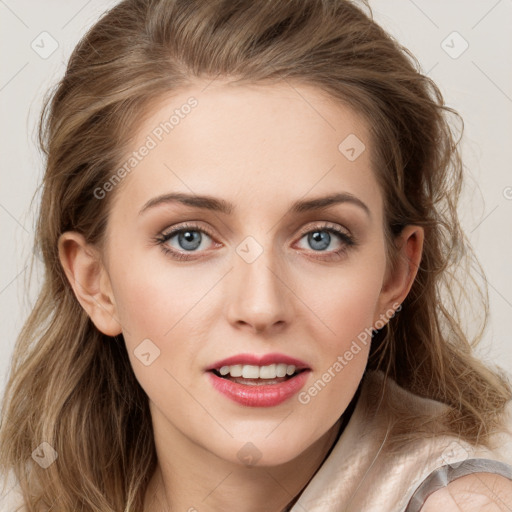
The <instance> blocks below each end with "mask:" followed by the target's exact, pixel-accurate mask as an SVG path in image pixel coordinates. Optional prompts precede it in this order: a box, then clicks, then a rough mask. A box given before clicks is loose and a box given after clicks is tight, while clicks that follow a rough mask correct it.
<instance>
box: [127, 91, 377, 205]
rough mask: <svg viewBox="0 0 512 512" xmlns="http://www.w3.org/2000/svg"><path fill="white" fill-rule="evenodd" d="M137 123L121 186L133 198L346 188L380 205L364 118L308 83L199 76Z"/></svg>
mask: <svg viewBox="0 0 512 512" xmlns="http://www.w3.org/2000/svg"><path fill="white" fill-rule="evenodd" d="M135 128H136V136H135V138H134V141H133V143H132V144H131V146H130V152H132V151H135V152H136V153H139V155H138V156H137V157H135V156H132V163H133V164H134V165H133V167H131V168H130V165H128V168H129V172H127V173H126V177H125V178H124V179H123V183H122V188H123V192H122V193H121V194H120V195H121V196H124V198H125V201H123V202H129V203H130V204H131V205H138V206H142V205H143V204H144V203H145V202H146V201H147V200H148V199H150V198H151V196H154V195H156V194H162V193H166V192H172V191H182V192H186V193H196V194H210V195H217V196H219V197H225V198H227V199H229V200H230V201H232V202H235V203H236V202H238V203H240V204H241V205H242V204H243V205H245V206H248V207H249V206H251V207H256V206H258V207H259V208H262V207H263V206H264V205H267V206H269V207H274V206H277V204H278V203H279V202H280V201H281V200H286V202H289V199H292V200H296V199H298V198H300V197H304V196H307V195H312V196H317V195H318V194H320V193H324V192H335V191H346V192H349V193H352V194H354V195H357V196H358V197H361V198H362V197H364V198H366V201H365V202H367V203H368V202H369V203H371V204H373V205H374V206H375V207H377V208H378V207H379V205H380V191H379V189H378V186H377V182H376V180H375V178H374V176H373V172H372V169H371V158H370V153H371V144H370V136H369V131H368V128H367V125H366V123H365V121H364V119H363V118H362V117H361V116H359V115H358V114H357V113H356V112H355V111H353V110H352V109H351V108H349V107H347V106H345V105H344V104H342V103H341V102H338V101H335V100H334V99H332V98H331V97H330V96H328V95H327V94H325V93H324V92H323V91H321V90H319V89H317V88H315V87H312V86H309V85H304V84H300V85H299V84H292V83H288V82H285V83H280V84H274V85H261V84H244V85H240V84H238V85H233V84H229V83H219V82H215V81H214V82H213V83H208V82H204V83H198V84H195V85H193V86H189V87H187V88H186V89H182V90H180V91H177V92H173V93H172V95H169V96H167V97H164V98H161V99H160V100H159V101H158V102H156V103H154V104H153V105H152V108H151V111H150V113H149V115H148V116H147V117H146V120H145V121H144V123H143V124H141V125H140V126H138V127H135ZM143 148H146V149H145V150H143ZM140 153H144V156H142V157H141V156H140ZM130 154H131V153H130ZM130 154H128V155H127V159H126V162H127V161H128V159H129V158H130ZM126 162H125V163H126Z"/></svg>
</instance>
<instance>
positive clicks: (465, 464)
mask: <svg viewBox="0 0 512 512" xmlns="http://www.w3.org/2000/svg"><path fill="white" fill-rule="evenodd" d="M471 473H495V474H497V475H501V476H504V477H505V478H508V479H510V480H512V466H510V465H509V464H505V463H503V462H499V461H497V460H491V459H466V460H464V461H462V462H453V463H452V464H447V465H445V466H441V467H440V468H437V469H435V470H434V471H432V473H430V475H428V476H427V478H425V480H423V482H421V484H420V485H419V486H418V487H417V488H416V490H415V491H414V494H413V495H412V497H411V499H410V500H409V503H408V505H407V508H406V509H405V511H404V512H420V509H421V507H422V506H423V505H424V504H425V501H426V500H427V498H428V497H429V496H430V495H431V494H432V493H433V492H435V491H437V490H439V489H442V488H443V487H445V486H446V485H448V484H449V483H450V482H452V481H453V480H456V479H457V478H460V477H462V476H466V475H470V474H471Z"/></svg>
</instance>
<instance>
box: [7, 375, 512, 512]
mask: <svg viewBox="0 0 512 512" xmlns="http://www.w3.org/2000/svg"><path fill="white" fill-rule="evenodd" d="M383 390H384V393H383ZM447 409H448V408H447V406H446V405H443V404H441V403H439V402H435V401H433V400H429V399H426V398H421V397H419V396H417V395H414V394H412V393H410V392H408V391H406V390H404V389H403V388H401V387H399V386H398V385H397V384H396V383H395V382H394V381H392V380H390V379H388V380H387V381H385V380H384V375H383V373H382V372H368V373H367V374H366V375H365V377H364V379H363V382H362V383H361V392H360V396H359V398H358V400H357V403H356V406H355V409H354V411H353V413H352V416H351V418H350V420H349V422H348V424H347V426H346V427H345V430H344V431H343V433H342V435H341V437H340V438H339V440H338V441H337V443H336V444H335V446H334V447H333V449H332V451H331V453H330V454H329V456H328V458H327V459H326V460H325V461H324V463H323V464H322V466H321V467H320V469H319V470H318V472H317V473H316V474H315V476H314V477H313V478H312V479H311V481H310V482H309V484H308V485H307V486H306V488H305V489H304V491H303V492H302V494H301V496H300V498H299V500H298V501H297V502H296V503H295V505H294V506H293V507H292V508H291V512H304V511H307V512H340V511H343V512H419V511H420V509H421V507H422V505H423V504H424V502H425V500H426V498H427V497H428V495H429V494H431V493H432V492H434V491H435V490H436V489H438V488H439V487H442V486H443V485H446V483H447V482H450V481H451V480H454V479H455V478H458V477H459V476H463V475H466V474H469V473H474V472H492V473H498V474H502V475H503V476H506V477H507V478H510V479H511V480H512V402H511V403H509V404H508V406H507V410H506V424H507V425H508V432H506V433H499V434H495V435H494V437H493V446H492V449H490V450H489V449H486V448H483V447H481V446H474V445H470V444H468V443H466V442H464V441H461V440H458V439H457V438H456V437H454V436H445V435H435V430H436V425H439V422H440V421H441V415H442V413H443V412H444V411H446V410H447ZM406 417H407V419H408V421H410V419H411V418H413V420H414V421H415V425H414V428H413V429H412V430H411V428H410V425H407V426H406V425H404V424H403V420H404V419H405V418H406ZM411 431H412V432H417V433H418V435H417V436H415V437H412V436H411ZM391 434H393V435H391ZM392 439H394V442H393V444H391V443H390V440H392ZM511 505H512V504H511ZM17 507H21V508H20V512H23V511H24V509H23V503H22V501H21V499H20V496H19V494H18V493H17V491H16V486H15V484H14V483H13V482H12V481H11V482H9V483H7V485H6V488H5V491H4V494H3V495H2V496H1V497H0V512H15V511H16V512H17V510H18V508H17Z"/></svg>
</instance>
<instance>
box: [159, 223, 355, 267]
mask: <svg viewBox="0 0 512 512" xmlns="http://www.w3.org/2000/svg"><path fill="white" fill-rule="evenodd" d="M333 235H334V236H333ZM306 237H307V243H308V246H309V248H310V249H312V252H313V253H321V257H319V256H312V257H313V258H318V259H323V260H331V259H339V258H341V257H342V256H343V254H344V253H345V252H347V251H348V249H349V248H350V247H352V246H355V245H356V242H355V240H354V238H353V237H352V236H350V235H349V234H348V233H346V232H345V231H343V230H342V229H341V228H340V227H338V226H337V225H336V224H322V225H320V226H315V227H313V229H311V228H310V229H309V230H306V231H303V232H302V233H301V237H300V240H302V239H304V238H306ZM207 239H210V240H211V241H213V240H212V239H213V235H211V234H209V233H208V231H207V230H206V229H205V228H203V227H201V226H197V225H188V224H186V225H182V226H180V227H178V228H176V229H173V230H171V231H169V232H167V233H165V232H164V233H162V234H160V235H158V236H157V237H156V238H155V241H156V242H157V243H158V244H159V245H161V247H162V250H163V251H164V252H165V253H166V254H169V255H170V256H171V257H172V258H174V259H178V260H192V259H197V258H199V257H200V256H199V255H195V254H194V253H199V254H200V253H201V252H204V251H201V250H200V249H201V246H203V245H204V244H203V242H205V240H207ZM173 240H175V242H174V243H173V244H171V243H170V242H171V241H173ZM336 240H337V241H338V244H339V246H338V247H337V248H336V247H335V248H334V249H331V250H327V248H328V247H329V246H330V245H331V244H332V243H333V241H334V242H335V241H336ZM206 245H208V244H207V242H206ZM202 248H203V249H205V247H202ZM306 249H308V248H306ZM322 253H323V254H322Z"/></svg>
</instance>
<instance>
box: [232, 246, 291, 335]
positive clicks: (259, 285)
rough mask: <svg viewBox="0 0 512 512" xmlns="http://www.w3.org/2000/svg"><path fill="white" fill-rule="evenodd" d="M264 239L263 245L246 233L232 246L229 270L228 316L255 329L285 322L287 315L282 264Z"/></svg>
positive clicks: (286, 292) (287, 301)
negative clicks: (231, 259) (232, 259)
mask: <svg viewBox="0 0 512 512" xmlns="http://www.w3.org/2000/svg"><path fill="white" fill-rule="evenodd" d="M262 238H263V236H261V237H259V239H260V240H261V239H262ZM264 243H265V246H264V245H263V244H262V243H260V242H259V241H258V240H256V238H255V237H252V236H248V237H246V238H245V239H244V240H243V241H242V242H241V243H240V244H239V245H238V246H237V248H236V254H235V255H234V268H233V271H232V272H231V273H230V274H231V276H230V286H231V287H232V289H230V290H229V296H230V305H229V319H230V321H231V322H232V323H238V324H240V323H243V324H249V325H251V326H252V327H253V328H254V329H256V330H264V329H266V328H269V327H271V326H273V325H275V324H278V323H280V324H282V323H287V322H289V320H290V317H291V315H290V310H291V304H290V297H289V294H290V290H288V288H287V286H286V284H285V283H286V277H285V275H284V274H283V268H284V265H283V264H282V262H281V261H280V259H279V253H278V251H275V250H274V249H273V247H272V246H271V243H272V238H271V237H265V242H264Z"/></svg>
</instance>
